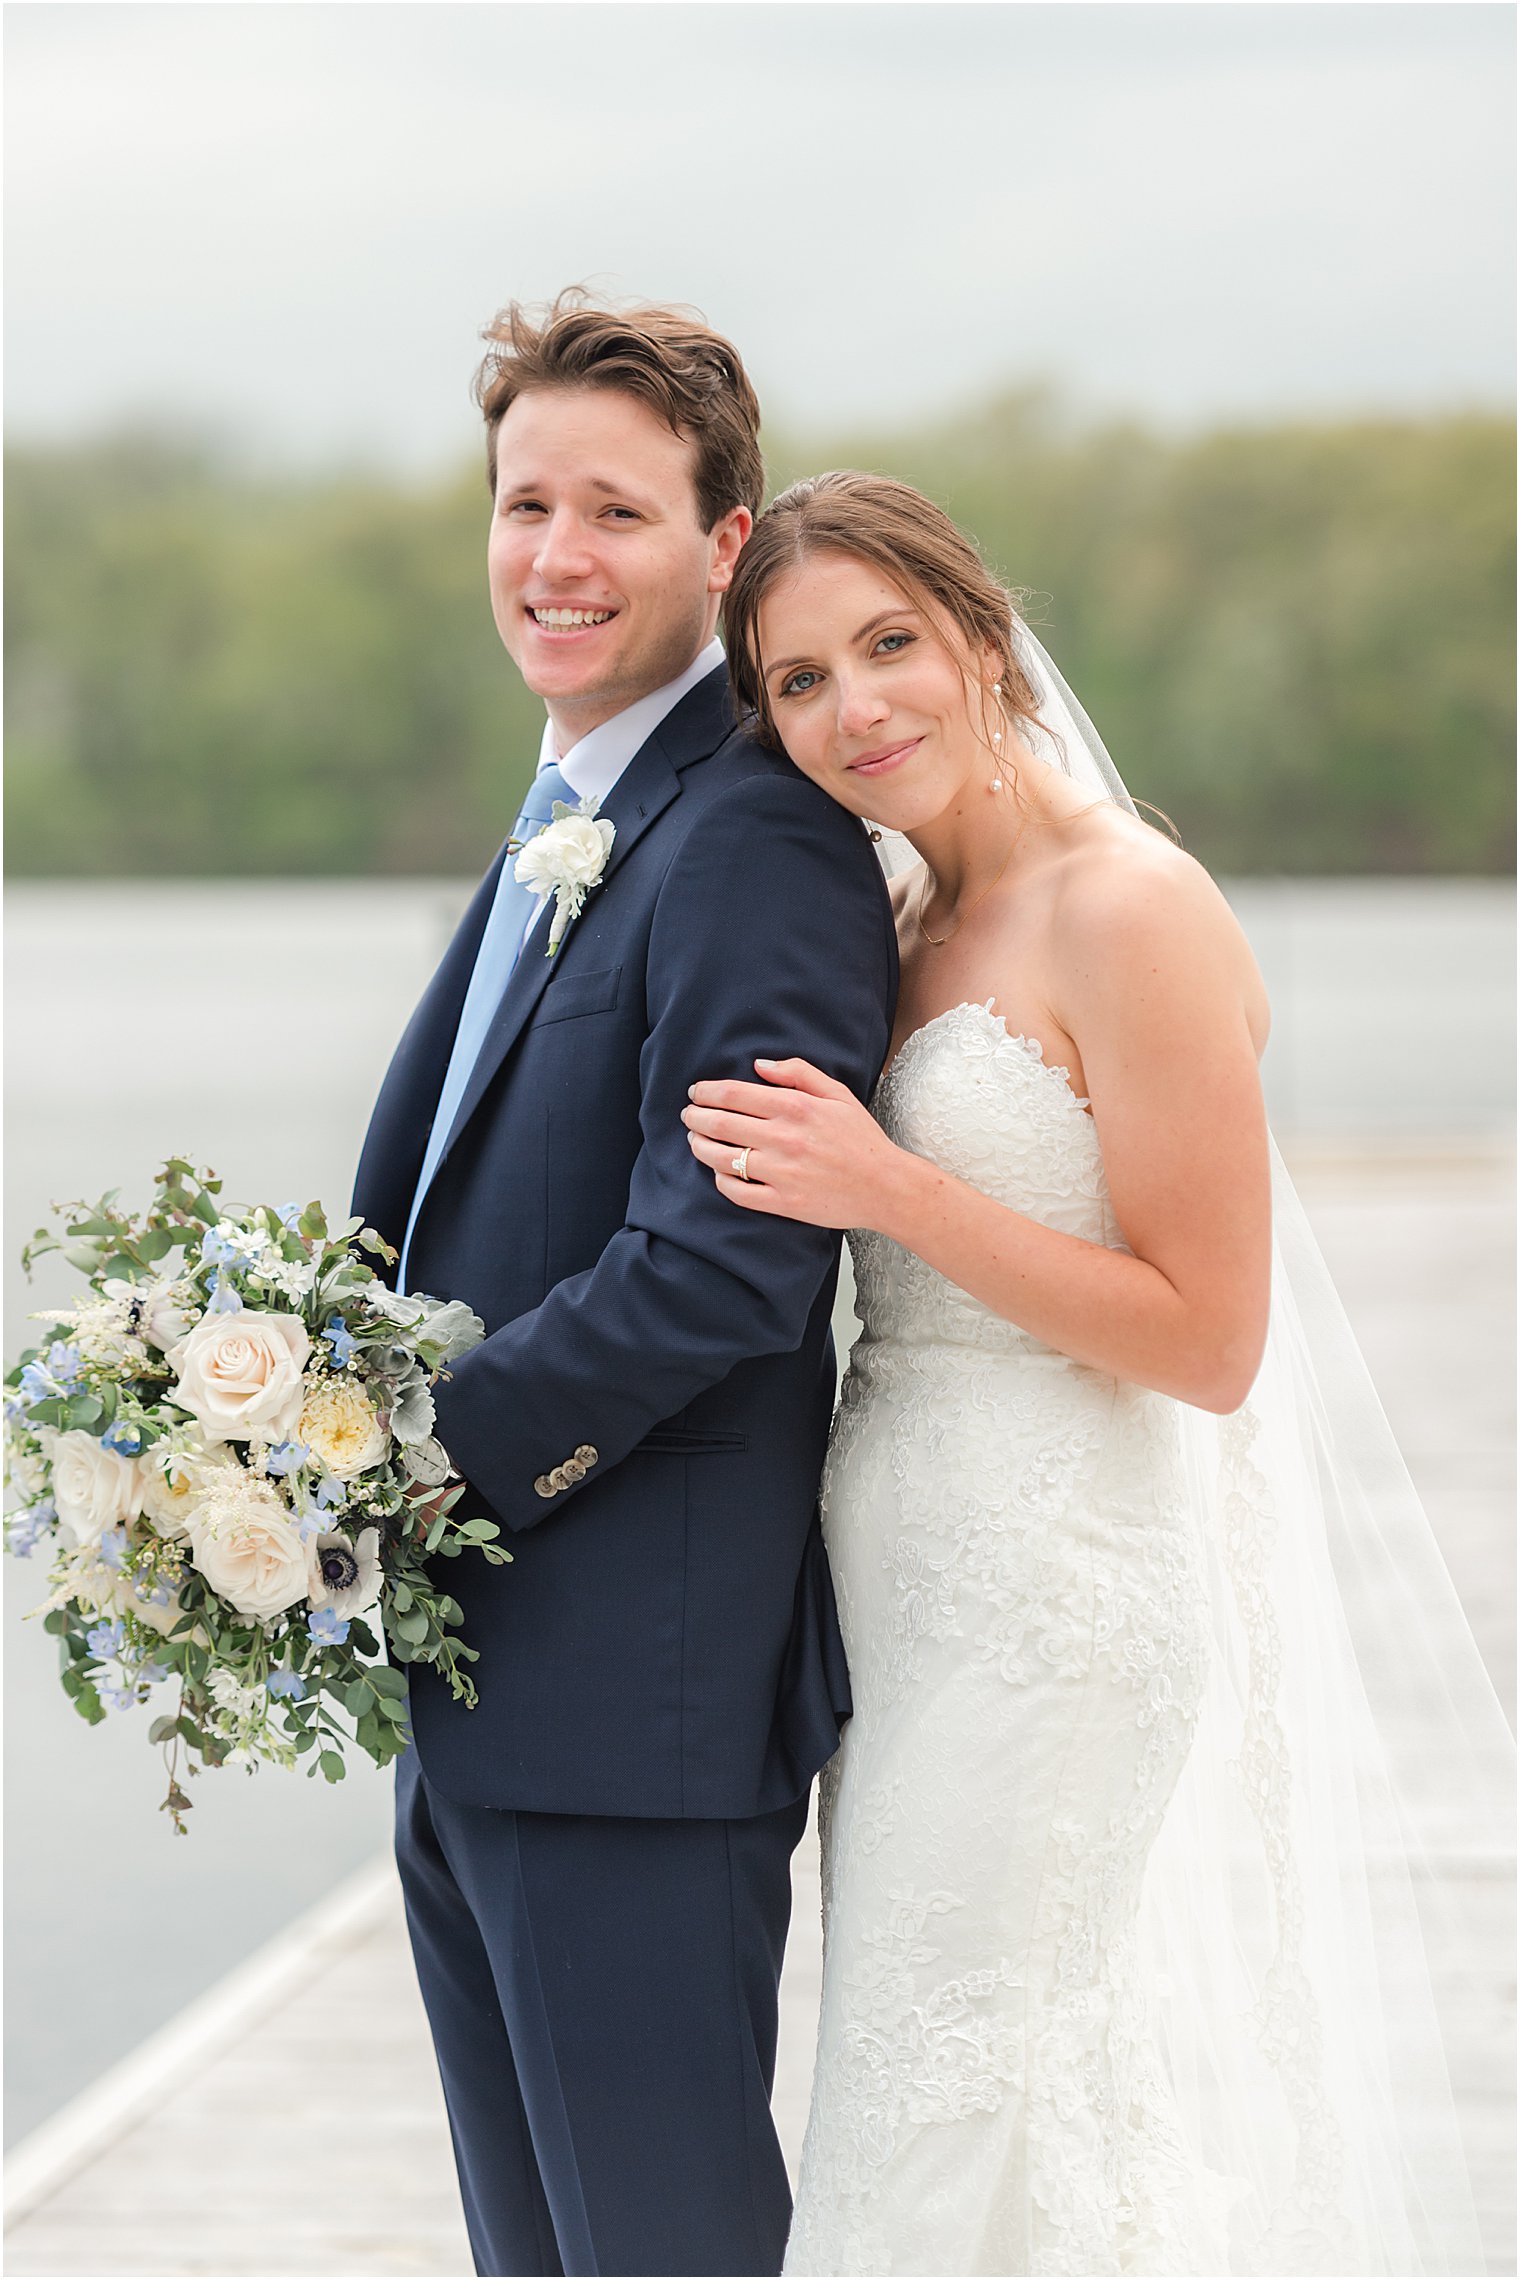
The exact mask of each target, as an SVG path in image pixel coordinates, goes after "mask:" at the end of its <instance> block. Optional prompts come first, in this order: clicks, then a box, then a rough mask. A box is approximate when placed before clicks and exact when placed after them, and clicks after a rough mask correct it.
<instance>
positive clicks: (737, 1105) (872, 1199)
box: [681, 1061, 903, 1227]
mask: <svg viewBox="0 0 1520 2280" xmlns="http://www.w3.org/2000/svg"><path fill="white" fill-rule="evenodd" d="M755 1067H756V1068H757V1069H758V1070H759V1072H760V1075H761V1076H762V1077H763V1078H764V1080H765V1082H764V1083H763V1084H758V1085H750V1084H740V1083H737V1082H735V1083H714V1084H700V1085H693V1086H692V1088H691V1106H690V1107H689V1108H683V1109H682V1111H681V1122H682V1123H683V1124H684V1125H685V1126H686V1137H687V1139H688V1141H689V1142H690V1144H691V1152H692V1154H693V1155H694V1156H695V1157H696V1158H697V1160H698V1161H699V1162H700V1163H703V1164H706V1165H707V1167H708V1168H709V1170H710V1171H711V1172H712V1173H713V1175H714V1177H715V1179H716V1180H717V1183H718V1188H719V1191H720V1193H722V1194H723V1195H726V1196H727V1198H728V1200H729V1202H730V1203H739V1204H742V1205H743V1206H744V1208H745V1209H746V1211H768V1212H770V1213H772V1214H773V1215H774V1216H776V1217H778V1218H781V1219H802V1220H806V1221H807V1222H808V1224H809V1225H810V1226H813V1227H875V1226H879V1225H880V1224H881V1218H882V1215H883V1209H884V1205H885V1203H886V1199H887V1197H888V1196H889V1194H890V1193H891V1190H892V1187H893V1184H894V1180H895V1176H896V1171H897V1164H898V1160H899V1159H901V1157H902V1154H903V1151H902V1150H901V1149H900V1148H897V1147H894V1146H893V1144H892V1142H891V1141H890V1140H889V1139H888V1138H887V1136H886V1134H885V1133H884V1132H883V1131H882V1129H881V1126H880V1125H879V1124H878V1123H877V1122H876V1120H875V1118H874V1117H873V1116H872V1115H871V1113H870V1111H869V1110H868V1109H866V1108H863V1107H862V1106H861V1104H860V1102H859V1101H858V1100H857V1099H856V1098H855V1095H854V1094H853V1093H852V1092H851V1091H850V1090H849V1088H848V1086H846V1085H841V1084H838V1083H836V1081H835V1080H834V1078H833V1077H826V1076H825V1075H824V1074H823V1071H822V1070H821V1069H815V1068H814V1067H813V1065H812V1063H811V1062H810V1061H757V1062H756V1063H755ZM744 1148H748V1149H749V1151H750V1155H749V1159H748V1162H747V1163H746V1166H745V1169H746V1171H747V1173H748V1175H749V1176H748V1178H747V1179H740V1178H739V1177H738V1176H737V1175H736V1173H735V1171H734V1160H735V1158H736V1157H737V1156H738V1154H739V1152H740V1150H741V1149H744Z"/></svg>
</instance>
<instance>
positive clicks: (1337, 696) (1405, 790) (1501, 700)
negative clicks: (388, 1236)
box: [6, 394, 1515, 875]
mask: <svg viewBox="0 0 1520 2280" xmlns="http://www.w3.org/2000/svg"><path fill="white" fill-rule="evenodd" d="M771 461H772V472H773V475H774V477H775V479H776V480H777V481H778V482H781V481H785V480H789V479H790V477H791V476H792V475H793V474H795V473H797V472H799V471H801V470H803V469H807V468H818V467H824V466H831V465H833V466H839V465H852V466H865V467H875V468H879V469H881V470H883V471H884V472H888V473H891V474H894V475H898V476H901V477H902V478H904V479H905V480H907V481H909V482H913V483H917V484H919V485H920V486H921V487H922V488H923V489H925V490H927V491H928V492H929V493H930V494H931V495H932V496H934V497H935V498H937V499H939V500H940V501H941V502H942V503H943V504H944V505H945V506H946V507H948V508H949V510H950V512H951V513H952V514H953V515H955V516H956V518H957V519H958V520H959V521H960V522H961V523H962V524H963V525H964V526H965V527H966V528H967V529H968V530H970V531H972V532H973V533H974V534H975V535H976V537H977V538H978V539H979V541H980V542H981V544H982V546H983V549H984V551H985V552H986V554H987V556H988V558H989V560H990V561H991V562H992V563H993V565H994V567H995V568H996V569H997V570H998V571H999V572H1000V573H1001V574H1002V575H1003V576H1004V577H1005V578H1007V580H1008V581H1009V582H1010V584H1012V585H1014V586H1016V587H1019V588H1021V589H1023V590H1024V591H1025V592H1026V593H1027V594H1028V595H1029V597H1030V599H1029V603H1028V614H1029V615H1030V617H1031V620H1032V622H1033V623H1034V624H1035V626H1036V627H1037V629H1038V630H1039V632H1040V634H1041V638H1042V639H1043V640H1044V641H1045V643H1046V645H1047V647H1048V648H1049V649H1050V651H1051V653H1052V655H1053V656H1054V657H1055V659H1056V662H1057V663H1058V664H1059V665H1060V666H1061V668H1062V670H1063V672H1064V673H1065V674H1066V676H1067V678H1068V680H1069V681H1070V682H1071V683H1072V684H1073V686H1074V687H1075V688H1076V690H1077V691H1078V693H1079V694H1080V695H1081V697H1082V698H1083V700H1084V702H1085V703H1086V705H1087V707H1088V710H1089V711H1090V712H1091V713H1092V715H1093V717H1094V719H1095V720H1096V721H1097V723H1098V725H1099V727H1100V728H1101V729H1102V731H1103V733H1104V735H1105V737H1106V738H1107V740H1108V742H1109V744H1110V745H1111V747H1112V749H1113V751H1114V754H1115V756H1116V758H1117V759H1118V761H1119V764H1120V766H1121V767H1122V769H1123V770H1124V773H1125V775H1126V777H1127V778H1128V780H1129V783H1130V785H1131V788H1132V789H1133V790H1134V791H1135V793H1136V794H1137V795H1138V796H1140V797H1143V798H1145V799H1148V800H1151V801H1153V802H1155V803H1156V804H1157V805H1158V806H1160V807H1161V808H1163V809H1165V810H1166V812H1167V813H1168V814H1169V815H1171V816H1172V817H1173V818H1174V819H1175V821H1176V822H1177V824H1178V826H1179V828H1180V829H1181V831H1182V834H1183V837H1184V840H1185V842H1186V844H1187V845H1188V846H1189V847H1190V848H1191V849H1192V850H1193V852H1194V853H1195V854H1197V855H1198V856H1200V857H1201V858H1202V860H1203V861H1204V862H1206V863H1207V864H1209V865H1210V867H1211V868H1213V869H1215V870H1217V871H1220V872H1223V873H1234V874H1245V873H1253V872H1273V871H1288V872H1321V873H1341V874H1344V873H1355V872H1376V871H1394V872H1500V871H1504V870H1507V869H1508V868H1509V867H1510V864H1511V861H1512V856H1513V819H1514V623H1515V615H1514V497H1515V490H1514V423H1513V421H1512V420H1508V419H1504V418H1500V417H1497V416H1478V415H1472V416H1461V417H1458V416H1452V417H1444V418H1438V419H1428V420H1419V421H1413V420H1408V421H1393V420H1379V421H1363V422H1357V423H1340V424H1336V425H1316V426H1307V425H1302V424H1295V425H1291V426H1282V427H1276V428H1254V429H1241V430H1238V431H1228V432H1220V433H1215V434H1212V435H1208V436H1204V437H1201V438H1191V439H1185V440H1164V439H1162V438H1160V437H1158V436H1156V435H1154V434H1150V433H1147V432H1145V431H1143V430H1141V429H1139V428H1133V427H1111V428H1106V429H1103V430H1100V431H1093V430H1090V429H1089V430H1077V429H1075V428H1073V427H1071V426H1070V425H1069V424H1067V423H1066V422H1065V421H1063V419H1062V416H1061V414H1060V410H1059V407H1058V406H1056V405H1055V404H1053V403H1051V402H1050V401H1048V400H1047V399H1044V398H1042V397H1041V396H1039V395H1034V394H1024V395H1018V396H1011V397H1008V398H1006V399H1004V400H1003V401H1000V402H997V403H994V404H991V405H989V406H987V407H986V408H985V409H983V410H981V411H980V412H978V413H976V414H974V415H971V416H967V417H963V418H960V419H957V420H956V421H954V422H953V423H947V424H944V425H942V426H937V427H934V428H930V429H925V430H922V431H920V432H918V433H916V434H913V435H908V436H894V437H880V436H877V437H871V436H865V437H861V436H857V437H853V438H850V437H845V438H838V437H833V438H826V439H821V440H820V441H819V442H817V443H816V444H809V445H806V446H804V445H802V444H800V443H799V442H797V441H795V440H793V441H791V442H788V443H786V444H784V445H778V444H777V443H776V442H775V440H774V439H772V444H771ZM6 472H7V496H6V506H7V525H6V536H7V548H8V563H9V580H8V597H7V599H8V609H7V617H6V690H7V719H8V770H7V780H8V797H7V820H8V824H9V856H10V868H11V869H12V870H13V871H16V872H22V873H29V874H34V875H36V874H42V875H50V874H51V875H60V874H68V873H83V874H90V875H104V874H117V875H120V874H146V875H152V874H159V875H168V874H174V873H182V874H199V875H210V874H229V873H238V874H244V875H254V874H269V873H274V874H286V875H289V874H298V873H306V874H316V875H321V874H324V873H352V872H378V873H392V874H394V873H409V874H419V873H423V874H427V873H431V874H458V875H470V874H473V873H475V872H478V871H479V870H480V869H481V868H482V867H483V865H484V864H485V862H486V861H487V860H488V858H489V856H490V855H491V853H492V852H493V851H494V849H495V847H496V845H497V844H498V842H499V840H500V838H501V835H502V833H503V831H504V830H505V828H506V825H507V823H508V822H510V820H511V817H512V815H513V813H514V812H515V807H516V801H517V797H518V794H519V793H520V791H521V789H522V787H523V785H524V784H525V782H526V780H527V778H528V776H529V774H530V773H531V771H532V768H533V766H534V763H535V760H536V756H537V751H538V739H539V730H540V726H541V722H542V713H541V710H540V708H539V706H538V705H537V703H536V701H535V700H534V699H533V698H531V697H530V696H529V695H528V694H527V692H526V691H525V690H524V689H523V688H522V686H521V684H520V683H519V681H518V679H517V676H516V673H515V671H514V670H513V668H512V666H511V664H510V662H509V661H508V659H507V658H506V656H505V655H504V653H503V651H502V649H501V647H500V644H499V642H498V640H497V637H496V633H495V629H494V627H493V625H492V623H491V617H490V611H489V607H488V604H487V600H486V590H485V563H484V555H485V535H486V512H487V502H486V498H485V490H484V483H483V479H482V477H481V476H480V475H479V474H478V473H474V472H472V473H471V475H470V476H469V477H468V479H462V480H460V481H458V482H454V483H449V484H445V485H439V486H436V487H434V488H432V489H415V488H414V489H410V490H408V489H403V488H400V487H394V488H392V487H387V486H385V485H384V484H383V483H381V482H380V481H379V480H378V479H371V478H361V477H355V476H349V477H345V478H342V479H332V480H329V481H325V482H305V483H300V482H295V481H291V480H284V481H271V480H269V479H268V478H257V479H255V478H253V477H249V476H239V475H237V474H235V473H234V472H232V471H231V470H230V469H228V468H227V467H225V466H222V465H220V464H218V463H217V461H216V460H215V459H214V458H213V457H211V456H210V455H208V454H206V453H204V452H197V451H194V450H189V449H179V448H175V447H171V446H169V445H166V444H165V443H163V442H162V441H154V440H152V439H146V438H143V437H135V436H131V435H123V436H119V437H115V438H112V439H110V440H109V441H102V442H99V443H96V444H93V445H91V446H89V447H88V448H73V449H69V450H40V449H32V450H26V451H13V452H11V453H10V454H8V456H7V462H6Z"/></svg>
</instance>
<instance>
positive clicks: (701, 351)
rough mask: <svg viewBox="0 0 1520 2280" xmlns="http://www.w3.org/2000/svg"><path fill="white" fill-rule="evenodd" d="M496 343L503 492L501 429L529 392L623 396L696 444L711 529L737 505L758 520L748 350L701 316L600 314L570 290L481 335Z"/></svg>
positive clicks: (509, 312) (489, 377)
mask: <svg viewBox="0 0 1520 2280" xmlns="http://www.w3.org/2000/svg"><path fill="white" fill-rule="evenodd" d="M481 338H482V339H483V340H486V341H488V342H489V343H490V344H491V345H490V347H489V349H488V350H487V353H486V356H485V360H484V362H483V363H482V364H481V367H480V370H479V371H478V372H477V373H476V375H475V401H476V402H477V403H478V404H479V406H480V408H481V410H482V411H483V412H484V414H485V418H486V477H487V480H488V481H489V483H490V486H491V493H492V496H493V497H494V496H495V493H496V430H497V428H498V427H499V426H500V424H501V419H502V415H503V413H504V412H505V411H506V410H507V408H508V406H509V405H510V404H512V403H513V402H514V401H515V400H516V398H517V397H519V396H521V395H524V394H525V393H526V392H527V390H528V389H530V388H620V389H621V390H622V391H623V393H624V394H625V395H628V396H636V397H637V398H638V400H639V401H640V402H641V403H644V404H647V405H648V406H649V408H650V410H651V411H653V412H655V413H657V414H658V415H659V417H660V418H661V419H662V420H664V422H665V424H666V426H667V427H669V428H670V429H672V430H673V432H674V433H675V434H676V435H679V436H683V437H685V438H686V439H687V441H689V442H690V443H691V445H692V446H693V449H694V451H695V455H696V464H695V467H694V469H693V476H692V480H693V483H694V486H695V489H696V494H697V512H698V515H699V516H700V518H701V523H702V528H703V529H704V530H711V529H712V527H713V525H714V523H716V522H717V521H718V520H719V519H720V517H722V516H723V515H726V514H727V513H728V512H729V511H730V509H731V508H733V507H748V509H749V511H750V513H751V514H752V515H758V514H759V512H760V506H761V502H762V500H763V499H764V497H765V462H764V460H763V459H762V458H761V456H760V403H759V399H758V398H757V396H756V394H755V391H754V389H753V387H752V386H751V385H750V379H749V375H748V373H747V372H746V371H745V369H744V365H743V363H742V361H741V360H740V356H739V351H738V350H737V349H736V348H735V347H734V345H733V343H732V342H731V341H727V340H725V339H724V338H723V336H722V334H721V333H716V332H714V331H713V329H712V327H711V325H709V324H707V323H706V322H705V320H704V319H703V318H702V317H701V316H700V315H699V314H698V313H697V311H696V310H694V309H678V308H665V307H662V306H659V305H657V304H655V303H642V302H641V303H637V304H635V305H633V306H631V307H629V308H624V309H615V308H604V307H599V306H598V305H597V303H596V302H595V301H594V300H593V299H592V297H591V295H590V294H589V293H588V292H587V291H586V290H585V288H584V287H583V286H580V285H572V286H569V287H568V288H567V289H566V290H565V291H564V292H563V293H560V294H558V295H557V296H556V298H555V299H554V300H553V301H551V302H550V303H549V305H548V306H547V308H543V309H539V308H535V307H533V306H530V305H529V304H528V303H526V302H523V301H510V302H508V304H507V306H506V307H505V308H504V309H501V310H499V311H498V312H497V314H496V316H495V317H494V318H493V319H492V321H491V322H490V324H488V325H487V326H486V328H485V330H484V332H483V333H482V335H481Z"/></svg>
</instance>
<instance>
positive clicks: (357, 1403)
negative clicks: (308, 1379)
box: [296, 1378, 391, 1480]
mask: <svg viewBox="0 0 1520 2280" xmlns="http://www.w3.org/2000/svg"><path fill="white" fill-rule="evenodd" d="M296 1439H297V1440H298V1441H303V1442H304V1443H305V1445H306V1447H307V1448H308V1449H310V1450H311V1452H312V1454H313V1456H316V1457H320V1458H321V1460H322V1462H323V1464H324V1465H325V1466H326V1467H327V1470H328V1471H329V1472H330V1473H336V1474H337V1476H338V1478H339V1480H352V1479H353V1477H354V1475H355V1474H356V1473H362V1472H367V1471H368V1470H369V1468H370V1466H371V1465H377V1464H379V1462H380V1459H381V1458H382V1457H383V1456H384V1455H385V1452H386V1450H387V1449H388V1448H389V1447H390V1439H391V1437H390V1435H389V1433H387V1431H386V1429H385V1427H384V1426H383V1425H382V1424H381V1422H380V1419H379V1418H378V1416H377V1415H376V1414H375V1410H374V1407H373V1405H372V1404H371V1402H370V1400H369V1398H368V1396H367V1395H366V1394H364V1393H363V1392H362V1391H361V1389H360V1388H359V1387H358V1386H356V1385H350V1384H349V1383H348V1382H347V1381H346V1380H345V1379H343V1378H328V1379H327V1380H326V1381H325V1383H323V1384H321V1385H314V1386H313V1387H312V1389H311V1391H310V1392H309V1393H308V1394H307V1396H306V1399H305V1401H304V1402H303V1403H302V1404H301V1422H300V1424H299V1426H298V1427H297V1428H296Z"/></svg>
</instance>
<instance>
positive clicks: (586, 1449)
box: [575, 1441, 597, 1467]
mask: <svg viewBox="0 0 1520 2280" xmlns="http://www.w3.org/2000/svg"><path fill="white" fill-rule="evenodd" d="M575 1461H576V1463H577V1464H578V1465H586V1466H587V1467H590V1466H591V1465H594V1464H595V1463H596V1461H597V1455H596V1451H595V1449H593V1448H592V1446H591V1443H590V1442H589V1441H583V1442H582V1443H581V1445H580V1447H579V1448H578V1449H577V1450H576V1452H575Z"/></svg>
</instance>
